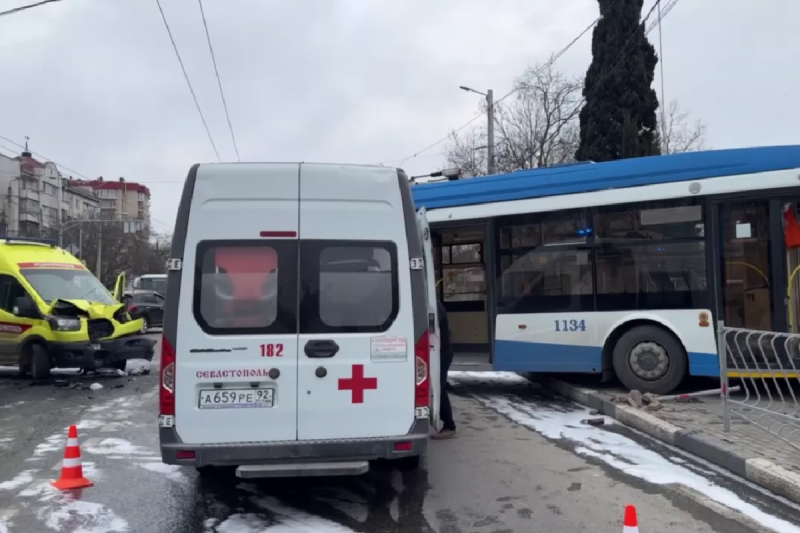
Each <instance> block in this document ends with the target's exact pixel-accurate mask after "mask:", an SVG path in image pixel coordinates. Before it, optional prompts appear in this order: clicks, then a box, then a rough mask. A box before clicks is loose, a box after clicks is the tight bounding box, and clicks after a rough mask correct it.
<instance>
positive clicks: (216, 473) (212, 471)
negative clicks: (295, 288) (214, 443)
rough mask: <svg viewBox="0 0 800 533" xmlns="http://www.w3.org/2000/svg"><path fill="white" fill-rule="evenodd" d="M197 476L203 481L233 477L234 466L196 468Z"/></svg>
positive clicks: (234, 472) (234, 473)
mask: <svg viewBox="0 0 800 533" xmlns="http://www.w3.org/2000/svg"><path fill="white" fill-rule="evenodd" d="M194 469H195V471H197V476H198V477H199V478H200V479H203V480H221V479H224V478H230V477H235V475H236V467H235V466H196V467H194Z"/></svg>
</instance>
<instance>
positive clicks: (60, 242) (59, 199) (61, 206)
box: [56, 170, 64, 248]
mask: <svg viewBox="0 0 800 533" xmlns="http://www.w3.org/2000/svg"><path fill="white" fill-rule="evenodd" d="M56 181H57V182H58V191H57V193H56V202H57V203H58V247H59V248H63V247H64V217H63V212H64V204H63V202H64V184H63V183H62V181H61V172H59V171H58V170H56Z"/></svg>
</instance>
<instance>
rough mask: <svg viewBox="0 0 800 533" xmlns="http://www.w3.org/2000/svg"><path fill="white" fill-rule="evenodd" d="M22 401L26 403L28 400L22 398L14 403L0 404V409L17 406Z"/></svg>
mask: <svg viewBox="0 0 800 533" xmlns="http://www.w3.org/2000/svg"><path fill="white" fill-rule="evenodd" d="M24 403H28V402H26V401H24V400H20V401H18V402H14V403H7V404H5V405H0V409H11V408H14V407H19V406H20V405H22V404H24Z"/></svg>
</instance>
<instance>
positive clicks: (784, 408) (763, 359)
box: [717, 321, 800, 451]
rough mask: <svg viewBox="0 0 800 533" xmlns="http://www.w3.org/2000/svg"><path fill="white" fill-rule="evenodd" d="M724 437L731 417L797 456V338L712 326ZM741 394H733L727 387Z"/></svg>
mask: <svg viewBox="0 0 800 533" xmlns="http://www.w3.org/2000/svg"><path fill="white" fill-rule="evenodd" d="M717 349H718V355H719V367H720V381H721V385H720V388H721V389H722V393H721V396H722V409H723V423H724V429H725V432H730V430H731V417H732V416H733V417H737V418H740V419H743V420H746V421H747V422H749V423H751V424H754V425H756V426H758V427H759V428H761V429H763V430H764V431H766V432H768V433H770V434H772V435H774V436H775V437H778V438H779V439H781V440H782V441H783V442H785V443H786V444H788V445H790V446H792V447H793V448H795V449H796V450H798V451H800V402H798V397H799V396H800V387H798V385H800V334H795V333H777V332H774V331H756V330H752V329H742V328H729V327H726V326H725V324H724V323H723V322H722V321H719V322H718V326H717ZM731 381H735V382H736V384H738V385H740V387H741V390H740V391H738V392H737V393H733V394H732V391H731V389H730V387H729V383H730V382H731Z"/></svg>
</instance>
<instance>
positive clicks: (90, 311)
mask: <svg viewBox="0 0 800 533" xmlns="http://www.w3.org/2000/svg"><path fill="white" fill-rule="evenodd" d="M56 307H58V308H59V309H58V311H56ZM69 307H72V308H77V309H78V310H80V311H83V313H82V314H86V315H88V317H89V318H111V317H113V316H114V313H116V312H117V310H118V309H120V308H121V307H123V305H122V304H121V303H115V304H111V305H106V304H101V303H97V302H90V301H88V300H64V299H61V298H59V299H58V300H54V301H53V303H52V304H50V309H49V311H48V312H49V313H50V314H63V313H61V311H63V310H64V309H65V308H69Z"/></svg>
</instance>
